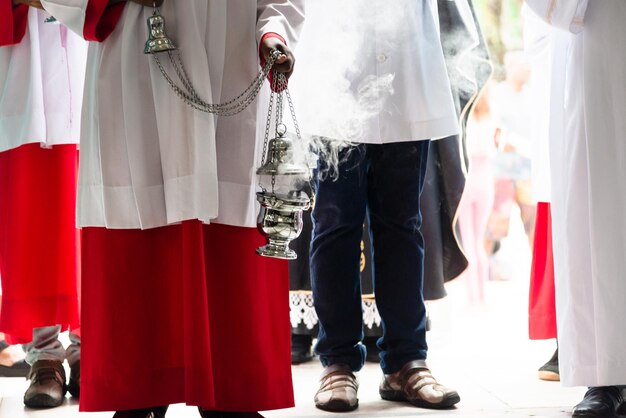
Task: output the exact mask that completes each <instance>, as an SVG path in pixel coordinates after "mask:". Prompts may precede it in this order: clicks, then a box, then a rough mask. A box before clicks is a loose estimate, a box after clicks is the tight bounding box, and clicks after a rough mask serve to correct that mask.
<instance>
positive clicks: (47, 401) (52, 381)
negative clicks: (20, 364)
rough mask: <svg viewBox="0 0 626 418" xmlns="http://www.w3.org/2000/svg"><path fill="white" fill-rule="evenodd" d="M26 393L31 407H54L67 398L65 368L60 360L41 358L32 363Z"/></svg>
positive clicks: (25, 401) (25, 395) (27, 401)
mask: <svg viewBox="0 0 626 418" xmlns="http://www.w3.org/2000/svg"><path fill="white" fill-rule="evenodd" d="M28 378H29V379H30V386H29V387H28V389H26V393H25V394H24V405H26V406H27V407H29V408H54V407H56V406H59V405H61V404H62V403H63V400H64V399H65V369H63V364H62V363H61V362H60V361H51V360H39V361H36V362H35V364H33V365H32V367H31V369H30V374H29V375H28Z"/></svg>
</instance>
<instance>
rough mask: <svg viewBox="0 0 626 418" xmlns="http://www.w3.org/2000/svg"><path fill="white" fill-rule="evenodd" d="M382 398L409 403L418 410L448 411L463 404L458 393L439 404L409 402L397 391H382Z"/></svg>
mask: <svg viewBox="0 0 626 418" xmlns="http://www.w3.org/2000/svg"><path fill="white" fill-rule="evenodd" d="M380 397H381V398H383V399H384V400H385V401H392V402H407V403H410V404H411V405H413V406H417V407H418V408H426V409H448V408H452V407H453V406H454V405H456V404H457V403H459V402H461V397H460V396H459V395H458V394H457V393H453V394H450V395H449V396H448V397H446V398H443V399H442V401H441V402H439V403H430V402H427V401H425V400H422V399H415V400H409V399H407V398H406V396H405V395H404V392H402V391H397V390H381V391H380Z"/></svg>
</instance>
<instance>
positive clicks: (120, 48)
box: [42, 0, 304, 229]
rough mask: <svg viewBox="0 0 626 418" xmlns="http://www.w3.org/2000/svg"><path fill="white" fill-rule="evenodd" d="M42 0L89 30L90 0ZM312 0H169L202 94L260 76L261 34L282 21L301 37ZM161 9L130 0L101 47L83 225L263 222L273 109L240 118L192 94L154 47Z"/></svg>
mask: <svg viewBox="0 0 626 418" xmlns="http://www.w3.org/2000/svg"><path fill="white" fill-rule="evenodd" d="M42 3H43V4H44V7H45V8H46V9H47V10H48V11H50V12H51V13H52V14H53V15H54V16H55V17H56V18H58V19H59V20H61V21H63V22H65V23H67V24H68V26H70V28H72V29H73V30H75V31H76V32H77V33H80V34H82V33H83V28H84V25H85V21H84V20H85V11H86V7H87V4H88V2H87V0H47V1H43V2H42ZM303 5H304V1H303V0H298V1H290V2H287V1H276V2H272V1H267V0H263V1H261V0H259V1H253V0H229V1H226V0H211V1H207V0H185V1H181V0H166V1H165V2H164V4H163V6H162V7H161V14H162V15H163V17H164V19H165V21H166V32H167V34H168V35H169V36H170V37H171V38H172V39H173V40H174V42H175V43H176V44H177V46H178V47H179V48H180V50H181V52H182V56H183V61H184V63H185V66H186V69H187V72H188V74H189V76H190V78H191V79H192V80H193V84H194V85H195V87H196V89H197V91H198V92H199V95H200V96H201V97H202V98H204V99H205V100H207V101H210V102H213V103H219V102H224V101H227V100H229V99H231V98H234V97H235V96H237V95H238V94H239V93H240V92H242V91H243V90H244V89H245V87H247V85H248V84H249V83H250V82H251V81H252V80H253V78H254V77H255V75H256V73H257V72H258V70H259V64H258V46H257V45H258V41H259V39H260V37H261V36H262V34H265V33H268V32H276V33H278V34H279V35H281V36H283V37H284V38H285V39H286V41H287V43H288V45H290V46H294V45H295V41H296V34H297V31H298V27H299V26H300V24H301V23H302V21H303V13H302V11H303ZM151 15H152V8H151V7H142V6H140V5H138V4H136V3H132V2H128V4H127V5H126V7H125V10H124V11H123V14H122V16H121V18H120V21H119V22H118V24H117V26H116V27H115V29H114V31H113V33H112V34H111V35H110V36H109V37H108V38H107V39H106V40H105V41H104V42H102V43H93V44H92V45H91V46H90V51H89V59H88V64H87V68H88V70H87V81H86V87H85V106H84V110H83V121H84V124H83V130H82V138H81V165H80V174H79V193H78V224H79V226H104V227H107V228H113V229H128V228H133V229H137V228H141V229H146V228H154V227H160V226H165V225H169V224H174V223H178V222H180V221H183V220H188V219H199V220H201V221H203V222H206V223H208V222H218V223H224V224H229V225H236V226H248V227H251V226H256V213H257V210H256V199H255V196H254V193H255V183H256V178H255V174H254V173H255V166H256V165H257V164H258V162H259V158H258V146H257V145H258V144H257V142H258V141H257V136H258V133H259V132H260V133H261V135H262V132H263V129H259V125H262V123H263V122H264V121H265V119H264V118H263V119H257V104H256V103H255V104H253V105H252V106H250V107H249V108H248V109H246V110H245V111H244V112H242V113H241V114H239V115H237V116H234V117H230V118H226V117H221V118H215V117H213V116H212V115H208V114H206V113H202V112H199V111H195V110H192V109H191V108H190V107H188V105H187V104H185V103H183V102H182V101H181V100H180V99H179V98H178V97H177V96H176V95H175V94H174V92H173V91H171V90H170V88H169V86H168V84H167V82H166V81H165V79H164V78H163V77H162V76H161V74H160V72H159V70H158V68H157V66H156V65H155V64H154V62H153V60H152V58H151V57H150V56H148V55H144V54H143V49H144V44H145V41H146V39H147V25H146V21H147V19H148V17H150V16H151ZM166 58H167V57H166V56H162V59H163V60H166ZM170 72H171V73H172V74H173V70H172V69H171V68H170ZM260 100H262V103H264V102H265V99H264V98H261V99H260ZM257 103H258V102H257Z"/></svg>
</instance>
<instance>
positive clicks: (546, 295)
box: [528, 202, 557, 340]
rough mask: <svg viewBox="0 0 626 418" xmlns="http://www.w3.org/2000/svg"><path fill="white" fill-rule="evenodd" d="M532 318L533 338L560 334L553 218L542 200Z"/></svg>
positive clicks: (533, 269) (532, 275)
mask: <svg viewBox="0 0 626 418" xmlns="http://www.w3.org/2000/svg"><path fill="white" fill-rule="evenodd" d="M528 319H529V321H528V322H529V327H528V328H529V336H530V339H531V340H547V339H550V338H556V336H557V333H556V306H555V299H554V262H553V253H552V218H551V215H550V204H549V203H541V202H540V203H539V204H538V205H537V223H536V226H535V241H534V246H533V261H532V266H531V271H530V303H529V312H528Z"/></svg>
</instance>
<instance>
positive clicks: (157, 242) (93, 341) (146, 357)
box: [44, 0, 294, 411]
mask: <svg viewBox="0 0 626 418" xmlns="http://www.w3.org/2000/svg"><path fill="white" fill-rule="evenodd" d="M68 3H69V2H68ZM83 3H84V4H85V6H86V9H85V13H84V14H82V11H81V10H78V9H79V8H76V15H77V16H80V15H81V14H82V15H83V17H84V18H85V22H84V25H82V27H81V30H82V31H83V33H82V34H83V36H84V37H85V38H86V39H88V40H92V41H104V43H103V44H99V43H96V42H93V43H92V44H91V45H90V48H91V49H90V58H92V57H95V56H97V54H98V53H102V55H103V56H105V57H107V56H108V57H110V58H109V60H108V61H107V62H99V61H98V62H97V63H94V62H91V61H90V62H89V63H88V74H89V73H90V72H92V73H93V72H96V71H95V70H96V69H98V68H99V69H100V70H101V73H100V74H97V75H96V76H95V77H94V79H89V77H88V81H87V85H88V86H89V85H90V83H93V84H92V85H97V86H98V87H102V88H101V89H100V91H99V94H98V96H97V97H96V98H95V99H94V100H103V101H106V100H109V102H115V101H114V100H113V98H114V97H117V96H116V95H115V94H117V92H118V90H119V91H120V92H119V95H120V97H124V98H126V99H131V97H130V96H132V95H133V94H142V93H145V89H144V91H138V92H136V93H135V90H133V89H132V87H133V86H132V84H138V83H140V82H142V81H145V80H148V81H149V82H148V83H146V85H148V86H149V87H148V88H150V87H151V83H152V81H151V78H150V72H149V71H148V70H147V69H143V67H141V68H140V67H139V66H140V65H147V63H149V62H150V57H147V56H144V55H143V53H142V51H143V47H139V48H136V47H135V45H134V44H133V46H132V47H131V46H128V45H127V43H126V42H127V38H126V36H128V35H127V33H134V32H133V31H134V30H137V31H140V32H141V34H143V33H144V31H145V28H146V26H145V18H144V17H143V16H144V13H148V16H149V15H151V13H152V11H151V10H150V9H145V10H144V9H143V8H139V5H137V4H135V3H133V2H126V3H119V4H116V5H114V6H110V7H109V6H108V0H93V1H92V0H89V2H83ZM251 3H252V5H251ZM260 3H262V2H259V4H260ZM282 3H284V4H283V6H285V7H287V6H288V5H289V4H290V3H291V2H282ZM44 5H45V6H46V7H49V8H50V11H51V12H52V13H53V14H54V15H55V17H56V18H58V19H59V20H61V21H63V19H64V18H66V17H67V15H68V14H69V13H70V12H72V8H71V7H66V5H65V3H64V2H63V1H60V0H59V1H56V0H55V1H46V2H44ZM55 6H58V8H57V9H54V7H55ZM207 6H208V7H209V8H211V7H217V6H219V7H222V6H224V7H226V6H227V7H228V9H229V10H230V8H231V7H238V6H241V7H245V8H246V9H245V10H246V13H248V12H249V14H250V16H252V17H251V19H250V22H251V25H250V26H252V28H251V29H252V30H253V29H254V20H255V19H256V16H257V15H256V11H257V7H256V3H254V2H250V1H244V2H228V5H227V4H226V2H223V3H222V2H208V3H205V2H204V1H200V0H196V1H189V3H187V2H184V3H183V2H181V0H169V1H166V2H165V3H164V6H163V8H162V9H161V10H162V12H163V14H164V16H166V18H167V17H169V16H175V17H176V18H177V19H180V20H181V21H184V20H183V17H181V16H184V15H183V13H189V10H193V8H198V9H202V8H204V9H205V11H204V13H207V12H206V7H207ZM249 6H251V7H249ZM135 15H137V16H140V17H137V18H135V17H134V16H135ZM131 17H132V19H131ZM189 19H191V18H189ZM68 20H70V21H71V19H68ZM173 21H175V20H173ZM187 22H188V21H187ZM211 24H212V23H211ZM211 24H208V25H206V26H208V27H209V28H211ZM190 26H193V25H190ZM242 26H246V25H242ZM180 27H183V26H182V24H181V25H180V26H179V28H180ZM170 28H174V30H171V31H170V32H169V33H170V35H173V37H174V39H185V35H186V34H188V31H184V30H182V29H180V32H179V33H177V31H176V26H175V25H172V26H170ZM230 29H231V30H232V31H233V32H237V31H238V30H239V28H232V27H231V28H230ZM75 30H76V29H75ZM190 30H191V29H190ZM206 30H207V33H208V32H209V30H208V29H206ZM202 31H204V29H202ZM241 31H243V29H241ZM252 32H253V31H252ZM211 33H212V32H211ZM109 35H110V37H109ZM177 35H178V36H177ZM236 35H237V33H230V32H229V35H228V36H229V38H231V37H233V36H236ZM203 38H204V32H203ZM128 39H129V40H128V42H145V38H143V40H142V39H141V38H140V36H134V35H133V36H128ZM194 39H195V38H194ZM218 39H221V38H218ZM254 40H255V38H254V33H252V36H251V38H250V41H251V42H248V43H245V44H243V45H244V46H245V45H248V44H249V45H248V46H250V49H249V50H248V52H251V54H252V56H251V57H250V58H252V59H253V60H254V62H253V64H254V65H252V66H251V67H252V70H253V72H254V71H256V70H258V68H256V67H257V65H256V64H257V63H256V52H255V49H253V47H254V46H255V44H256V42H255V41H254ZM107 42H109V43H107ZM221 42H223V39H222V41H221ZM218 43H219V41H218ZM120 45H123V47H122V46H120ZM179 46H180V47H181V49H184V46H185V45H184V44H182V46H181V45H179ZM117 47H119V48H120V50H123V53H127V54H128V56H130V57H132V58H133V59H137V62H138V64H137V65H134V64H133V66H132V68H131V69H130V71H129V72H128V75H127V76H126V79H124V80H123V83H122V82H120V80H119V79H115V77H110V78H106V77H107V76H109V75H110V73H109V74H104V72H105V71H107V70H111V67H115V66H116V65H117V64H118V62H117V61H115V60H116V59H117V58H118V57H119V55H116V52H117V51H118V50H115V49H114V48H117ZM201 48H202V49H204V48H205V45H204V39H203V40H202V45H201ZM242 48H243V46H242ZM187 50H189V49H187ZM246 52H247V50H246V49H245V48H244V49H243V50H242V52H241V53H240V55H237V57H238V61H239V58H241V57H243V58H246V59H248V55H246ZM202 53H203V54H204V53H205V51H202ZM107 54H109V55H107ZM238 54H239V53H238ZM197 55H198V56H202V54H197ZM122 56H123V57H124V58H127V57H126V56H125V55H122ZM184 56H187V57H191V56H192V54H191V53H189V54H188V55H184ZM137 57H139V58H137ZM243 58H242V59H243ZM195 59H197V58H195ZM190 60H191V59H190ZM96 61H97V60H96ZM120 62H121V63H122V64H125V65H126V66H125V67H124V66H122V68H123V70H126V69H127V68H128V61H125V60H124V59H122V60H121V61H120ZM209 64H211V63H210V62H205V65H206V66H207V67H208V66H209ZM198 67H202V66H201V65H198V66H196V67H194V68H192V66H189V68H188V70H189V71H190V74H194V69H195V70H197V72H196V74H197V73H198V72H200V71H202V69H203V68H200V69H199V70H198ZM239 67H242V66H241V65H239ZM115 68H118V67H115ZM225 73H226V71H225ZM137 74H145V76H138V75H137ZM157 75H158V77H156V78H155V80H156V81H154V82H155V83H156V84H157V85H158V86H160V88H161V89H162V90H163V91H164V92H165V93H167V94H165V95H163V97H164V98H165V99H164V100H161V101H159V102H158V104H156V105H155V106H154V109H153V108H151V104H152V102H151V101H152V100H157V99H158V97H157V98H153V97H152V95H151V94H150V95H149V96H150V97H149V99H150V102H148V101H146V102H145V103H144V104H143V105H142V108H141V109H145V110H144V113H145V114H146V115H148V116H152V117H153V116H154V115H153V114H154V113H155V112H156V111H157V110H162V109H163V108H166V109H169V108H170V107H173V108H175V109H176V110H177V112H172V115H168V119H167V121H165V119H161V120H159V121H158V122H160V123H165V122H170V121H171V120H176V117H177V115H178V116H180V115H183V116H185V117H186V116H188V115H194V113H193V112H194V111H193V110H192V109H191V108H188V107H187V105H185V104H184V103H183V102H179V100H178V98H177V97H176V96H175V94H174V93H173V92H171V91H169V89H168V86H167V84H166V81H165V80H164V79H162V77H161V76H160V74H157ZM228 75H229V74H226V75H225V79H226V78H227V77H226V76H228ZM243 79H244V80H245V82H246V83H247V82H249V80H247V75H246V76H244V77H243ZM251 79H252V77H251V78H250V80H251ZM103 80H105V81H103ZM122 84H124V89H123V90H122V89H121V87H120V86H121V85H122ZM128 84H131V86H128ZM86 89H87V90H88V89H89V87H87V88H86ZM155 96H156V95H155ZM86 97H87V96H86ZM159 97H160V96H159ZM133 98H136V97H133ZM109 102H107V103H109ZM122 102H123V104H124V105H127V102H124V100H123V99H120V107H121V106H122V104H121V103H122ZM85 103H87V104H88V103H90V102H89V101H88V100H87V99H86V100H85ZM115 103H117V102H115ZM168 106H169V107H168ZM136 110H137V107H135V106H133V107H132V109H126V110H125V113H124V114H123V115H122V116H121V117H122V118H123V119H124V120H120V121H119V124H120V125H123V126H125V127H128V126H130V124H132V123H135V124H139V123H143V125H141V126H139V129H137V130H132V132H130V131H131V130H130V129H127V130H125V131H123V134H124V135H126V136H127V138H126V139H128V138H130V137H132V138H131V139H128V142H127V143H128V144H131V140H134V139H135V138H136V137H140V138H139V139H140V140H141V139H146V140H147V139H150V138H143V137H159V136H163V137H164V138H166V139H168V141H166V144H167V145H168V146H172V147H175V146H177V145H179V144H181V143H182V144H186V143H187V142H185V141H187V140H189V141H191V139H190V137H191V136H193V134H189V135H183V134H181V132H185V131H184V130H185V129H187V128H189V126H188V125H189V124H187V125H185V124H181V126H177V129H172V130H171V132H170V131H169V130H168V132H165V133H164V132H163V131H159V130H158V129H157V132H158V133H157V134H155V135H148V134H146V132H147V131H148V130H149V129H153V128H154V126H155V125H158V123H157V122H155V123H146V122H144V119H142V117H144V116H145V115H141V114H139V115H138V116H137V117H134V118H131V116H130V115H132V114H133V113H132V112H133V111H136ZM87 112H88V110H86V108H85V107H84V108H83V116H85V115H86V114H87ZM112 112H113V110H112V111H110V112H109V110H108V109H103V111H102V112H98V111H97V109H95V110H94V115H95V118H99V120H100V122H102V125H100V127H99V129H100V130H99V132H100V137H99V138H100V140H101V142H102V143H101V144H100V145H101V148H100V149H101V150H104V151H106V152H104V151H103V152H102V154H101V159H100V160H98V162H100V161H101V162H102V166H103V167H104V169H103V170H102V171H103V172H104V171H106V170H108V171H107V172H106V173H104V174H105V175H111V173H110V171H111V167H112V166H115V167H117V165H116V164H115V163H116V162H117V161H116V159H115V158H111V154H112V153H113V151H111V150H112V149H113V148H112V147H113V145H115V144H111V143H113V142H115V141H116V140H117V139H119V136H118V135H111V134H109V135H108V136H107V132H109V130H108V129H107V128H109V126H108V125H110V124H111V123H110V121H109V120H108V119H107V122H106V123H105V122H103V121H104V120H105V119H104V118H105V117H108V116H109V114H110V113H112ZM200 115H203V114H200ZM169 116H171V118H169ZM146 117H147V116H146ZM199 117H200V116H199ZM202 117H204V116H202ZM207 120H210V119H208V118H207ZM83 121H84V125H83V136H82V137H81V164H82V167H81V178H82V180H79V184H80V186H79V202H80V203H79V213H80V212H81V211H83V212H84V210H85V208H84V207H82V208H81V204H82V203H83V202H84V200H86V199H82V198H81V197H80V196H81V190H80V189H81V187H83V186H84V187H85V189H87V188H88V187H89V186H90V185H86V186H85V185H83V184H82V183H81V181H83V180H84V179H86V178H88V176H86V177H83V174H84V172H83V171H82V170H86V171H85V172H89V170H91V169H93V168H94V166H89V165H88V164H89V163H91V162H92V161H91V160H89V159H88V157H86V156H88V155H89V154H88V153H87V149H88V148H89V146H91V145H90V142H89V141H90V140H91V139H93V137H91V136H89V133H88V134H85V132H91V129H92V126H91V125H90V124H91V123H92V121H88V120H87V118H85V117H83ZM254 121H255V118H254V117H253V118H252V123H251V122H250V121H248V120H246V122H245V124H244V125H246V126H250V125H251V126H254ZM242 124H243V123H242ZM105 125H106V126H105ZM133 126H134V125H133ZM157 128H159V126H157ZM93 129H94V130H96V129H95V128H93ZM136 132H140V134H137V135H136V136H134V135H135V133H136ZM168 135H169V136H168ZM170 136H171V138H170ZM201 137H202V139H203V140H205V141H209V140H211V131H210V130H208V129H207V130H206V132H205V131H203V132H202V136H201ZM247 139H248V140H247V141H246V144H244V145H246V146H247V147H248V148H252V149H254V139H255V137H254V134H253V135H251V136H247ZM132 144H135V143H134V142H132ZM107 146H108V148H107ZM154 147H156V145H155V146H152V145H146V146H145V147H144V148H142V150H144V152H141V153H138V154H132V155H130V153H131V151H133V149H132V147H131V146H130V145H129V146H128V149H129V155H130V156H127V155H125V154H124V155H122V158H127V159H128V160H130V161H131V163H130V168H131V170H130V171H132V175H133V176H132V180H133V184H131V185H129V187H128V189H130V188H131V187H130V186H136V187H137V189H139V188H140V186H142V185H140V184H137V183H139V181H138V180H137V178H139V174H144V172H143V171H142V170H141V169H140V167H142V166H141V165H140V162H139V160H140V159H141V158H144V157H145V155H148V154H151V153H153V151H154ZM190 148H191V147H190ZM191 149H193V148H191ZM173 154H175V153H172V152H169V153H164V154H161V159H162V160H163V159H166V158H171V159H172V161H173V166H174V167H176V168H177V170H178V171H181V170H182V169H183V168H181V166H182V164H181V163H180V161H178V160H173V158H174V156H173ZM137 155H138V156H137ZM187 155H189V152H184V153H182V156H181V157H180V158H185V157H186V156H187ZM135 157H136V159H133V158H135ZM144 160H145V158H144ZM85 161H87V163H88V164H85ZM155 161H156V162H155V163H154V164H151V163H150V164H148V163H146V164H145V167H147V169H146V172H157V173H158V175H157V176H156V181H157V182H159V181H163V179H162V178H161V176H162V175H163V176H165V174H162V173H163V172H164V171H165V170H164V169H163V167H164V166H165V163H164V162H163V161H157V160H155ZM238 161H239V160H233V162H234V163H235V162H238ZM208 165H210V161H209V160H206V161H204V160H203V161H202V166H208ZM231 165H235V166H236V164H231ZM242 170H244V171H245V172H246V173H248V172H251V171H252V167H251V166H248V167H245V168H243V169H242ZM117 171H120V169H117ZM98 173H99V172H98ZM138 173H139V174H138ZM113 174H117V173H113ZM144 183H148V182H147V181H144ZM103 184H104V186H105V187H103V188H104V189H105V190H104V192H102V193H101V194H102V195H105V197H104V202H105V203H104V205H101V206H102V207H104V209H103V213H104V214H103V216H102V219H106V220H103V221H100V220H99V219H98V220H96V221H93V219H95V216H91V215H92V213H87V214H83V219H89V220H86V221H84V222H82V223H80V225H83V229H82V275H83V277H84V278H85V280H83V283H82V295H81V296H82V315H81V319H82V323H81V324H82V351H81V355H82V358H81V397H80V409H81V411H105V410H128V409H138V408H146V407H153V406H158V405H165V404H174V403H186V404H188V405H197V406H201V407H203V408H205V409H212V410H222V411H259V410H268V409H278V408H286V407H291V406H293V404H294V399H293V389H292V380H291V363H290V322H289V296H288V295H289V285H288V269H287V263H286V262H285V261H281V260H272V259H267V258H262V257H260V256H258V255H256V254H255V249H256V248H257V247H258V246H260V245H262V244H263V241H264V240H263V238H262V237H261V236H260V234H259V232H258V231H257V230H256V228H252V227H249V226H232V225H230V224H229V225H225V224H223V223H221V222H219V221H218V222H216V223H211V224H210V225H209V224H207V223H206V222H204V223H203V222H201V221H200V220H197V219H205V218H196V217H195V216H194V217H184V216H181V218H180V219H174V220H172V219H170V218H168V219H167V220H166V221H164V222H165V223H166V224H160V223H158V222H148V221H146V223H145V224H142V225H139V226H136V225H128V224H124V225H122V226H119V225H116V224H114V222H117V221H120V222H121V221H125V220H127V218H125V217H124V215H120V213H122V214H125V213H126V212H124V211H123V209H125V208H126V206H125V205H123V204H120V202H121V200H119V199H118V200H115V199H114V198H109V197H110V196H109V195H108V194H107V193H109V192H110V190H111V189H113V188H115V186H118V185H119V184H114V182H113V181H108V180H106V179H105V181H103ZM149 185H150V186H151V185H153V183H150V184H149ZM173 187H175V185H174V184H172V183H168V184H167V187H166V189H168V188H169V189H168V190H166V192H169V191H171V188H173ZM92 189H93V188H92ZM125 190H127V189H125ZM88 192H89V190H87V191H84V193H85V194H84V195H83V196H86V195H87V194H88ZM208 192H209V190H208V189H207V191H206V192H203V193H205V194H206V193H208ZM220 192H221V191H220ZM227 192H228V191H227V190H226V191H225V192H224V193H221V194H220V216H221V215H222V214H228V210H227V209H226V208H224V207H223V206H222V204H221V199H222V198H227V197H229V196H228V194H227ZM121 193H122V192H120V194H121ZM139 195H140V193H139V192H137V193H135V196H139ZM154 195H155V193H153V192H151V194H150V197H152V196H154ZM189 195H190V192H186V191H184V190H183V191H181V193H180V194H179V195H177V196H176V199H178V200H181V199H184V198H186V197H188V196H189ZM89 196H92V195H89ZM143 196H144V197H145V195H143ZM201 197H202V196H201ZM176 199H174V198H173V199H172V200H167V199H162V200H166V204H162V205H161V206H162V207H164V208H166V209H167V214H168V215H171V214H172V212H175V211H174V210H172V205H176V204H177V201H176ZM131 200H132V199H131ZM137 200H139V198H137ZM155 201H158V202H160V201H161V199H155ZM158 202H157V203H158ZM130 203H131V204H135V202H134V201H131V202H130ZM140 203H145V201H144V202H140ZM161 206H159V207H157V205H156V204H155V205H146V204H143V205H141V207H142V209H145V208H147V207H149V210H147V209H146V212H147V214H146V216H143V214H142V216H141V217H140V218H141V220H142V222H143V221H145V220H146V219H147V218H148V217H149V215H153V214H154V213H157V212H158V211H159V210H160V207H161ZM94 207H95V208H96V209H97V208H98V207H100V206H97V205H94ZM185 209H186V208H184V207H183V208H181V211H184V210H185ZM113 212H114V213H113ZM112 213H113V214H112ZM172 216H173V215H172ZM80 219H81V216H80V214H79V222H80ZM159 222H161V221H159ZM146 225H148V226H146Z"/></svg>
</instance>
